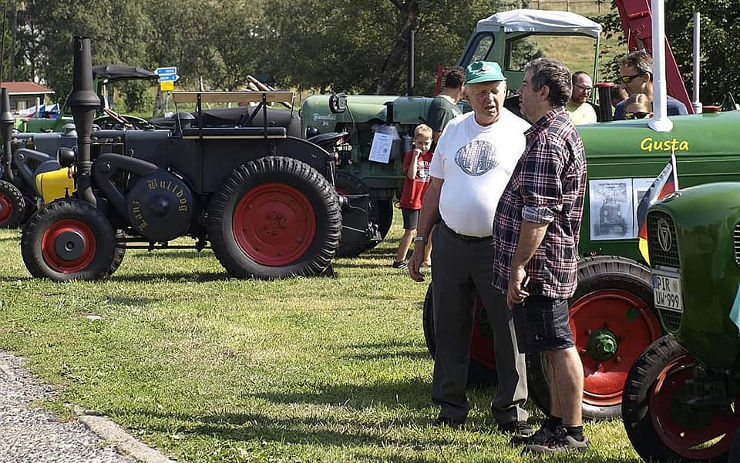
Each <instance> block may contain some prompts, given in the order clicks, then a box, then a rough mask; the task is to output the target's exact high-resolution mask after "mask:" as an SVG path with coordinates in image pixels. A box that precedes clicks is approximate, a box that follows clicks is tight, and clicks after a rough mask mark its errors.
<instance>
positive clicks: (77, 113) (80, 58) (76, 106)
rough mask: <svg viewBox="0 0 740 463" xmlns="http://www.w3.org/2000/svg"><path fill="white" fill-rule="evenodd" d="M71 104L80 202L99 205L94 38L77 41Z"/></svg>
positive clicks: (76, 37) (75, 40)
mask: <svg viewBox="0 0 740 463" xmlns="http://www.w3.org/2000/svg"><path fill="white" fill-rule="evenodd" d="M68 101H69V105H70V107H71V108H72V118H73V119H74V121H75V128H76V129H77V160H76V161H77V189H78V191H79V193H80V198H82V199H84V200H85V201H87V202H89V203H90V204H92V205H96V203H97V201H96V199H95V194H93V191H92V177H91V172H92V161H91V160H90V133H91V132H92V123H93V119H95V110H96V109H97V108H98V107H99V106H100V99H99V98H98V96H97V95H96V94H95V92H94V91H93V85H92V56H91V55H90V37H78V36H75V37H74V68H73V70H72V93H71V94H70V96H69V99H68Z"/></svg>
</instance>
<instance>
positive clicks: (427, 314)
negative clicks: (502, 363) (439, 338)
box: [422, 283, 497, 388]
mask: <svg viewBox="0 0 740 463" xmlns="http://www.w3.org/2000/svg"><path fill="white" fill-rule="evenodd" d="M432 294H433V293H432V284H431V283H429V287H428V288H427V293H426V295H425V296H424V306H423V308H422V328H423V330H424V341H425V342H426V345H427V350H429V355H431V356H432V358H434V354H435V352H436V351H437V343H436V342H435V337H434V297H433V295H432ZM496 383H497V378H496V369H492V368H489V367H488V366H487V365H484V364H483V363H481V362H479V361H477V360H476V359H474V358H471V359H470V363H469V364H468V387H481V388H485V387H490V386H495V385H496Z"/></svg>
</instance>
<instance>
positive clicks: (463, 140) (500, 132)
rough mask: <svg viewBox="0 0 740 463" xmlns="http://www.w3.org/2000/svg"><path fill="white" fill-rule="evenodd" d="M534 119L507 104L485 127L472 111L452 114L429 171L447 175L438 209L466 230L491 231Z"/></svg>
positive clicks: (480, 234) (459, 229)
mask: <svg viewBox="0 0 740 463" xmlns="http://www.w3.org/2000/svg"><path fill="white" fill-rule="evenodd" d="M528 128H529V124H528V123H527V122H526V121H524V120H523V119H521V118H519V117H517V116H516V115H514V114H513V113H511V112H509V111H508V110H507V109H505V108H502V113H501V117H500V118H499V120H498V121H496V122H495V123H494V124H491V125H490V126H488V127H483V126H481V125H480V124H478V123H477V122H476V121H475V114H474V113H473V112H469V113H467V114H464V115H462V116H458V117H456V118H455V119H453V120H451V121H450V122H449V123H448V124H447V127H445V130H444V132H442V136H441V137H440V139H439V143H438V144H437V149H436V150H435V151H434V157H433V158H432V164H431V166H430V167H429V174H430V175H431V176H432V177H437V178H440V179H443V180H444V184H443V185H442V192H441V194H440V198H439V212H440V215H441V216H442V220H444V221H445V223H446V224H447V226H448V227H450V228H451V229H452V230H454V231H455V232H457V233H460V234H461V235H468V236H478V237H483V236H490V235H491V230H492V228H493V218H494V215H495V213H496V206H497V205H498V200H499V198H500V197H501V193H503V191H504V188H506V185H507V184H508V183H509V178H510V177H511V173H512V172H513V171H514V167H516V164H517V161H519V158H520V157H521V155H522V153H523V152H524V148H525V145H526V140H525V137H524V132H525V131H526V130H527V129H528Z"/></svg>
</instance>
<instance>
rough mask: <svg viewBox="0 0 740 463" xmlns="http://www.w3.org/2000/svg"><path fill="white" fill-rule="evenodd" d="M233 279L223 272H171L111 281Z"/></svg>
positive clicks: (136, 275) (138, 274)
mask: <svg viewBox="0 0 740 463" xmlns="http://www.w3.org/2000/svg"><path fill="white" fill-rule="evenodd" d="M230 278H233V277H232V276H231V275H229V274H228V273H226V271H223V272H205V273H192V272H172V273H136V274H129V275H115V274H114V275H113V276H112V277H111V280H114V281H116V280H118V281H131V282H134V283H151V282H153V281H157V280H165V281H173V282H175V281H182V280H186V281H197V282H201V283H202V282H208V281H220V280H228V279H230Z"/></svg>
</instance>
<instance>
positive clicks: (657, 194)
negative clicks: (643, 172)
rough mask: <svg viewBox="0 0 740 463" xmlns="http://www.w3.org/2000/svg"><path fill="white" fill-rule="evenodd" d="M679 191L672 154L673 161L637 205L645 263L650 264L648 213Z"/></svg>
mask: <svg viewBox="0 0 740 463" xmlns="http://www.w3.org/2000/svg"><path fill="white" fill-rule="evenodd" d="M676 190H678V174H677V173H676V155H675V154H674V153H671V160H670V161H669V162H668V164H666V166H665V167H664V168H663V170H662V171H661V172H660V174H658V176H657V177H656V178H655V181H653V184H652V185H650V188H648V190H647V191H646V192H645V195H644V196H643V197H642V199H641V200H640V204H638V205H637V224H638V227H639V228H638V230H639V232H638V233H637V236H638V237H639V238H640V243H639V246H640V253H641V254H642V257H643V258H644V259H645V262H647V263H650V258H649V256H648V249H647V225H646V220H645V219H646V218H647V211H648V209H649V208H650V206H652V205H653V204H655V203H656V202H657V201H658V200H659V199H660V198H662V197H664V196H667V195H669V194H671V193H673V192H674V191H676Z"/></svg>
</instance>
